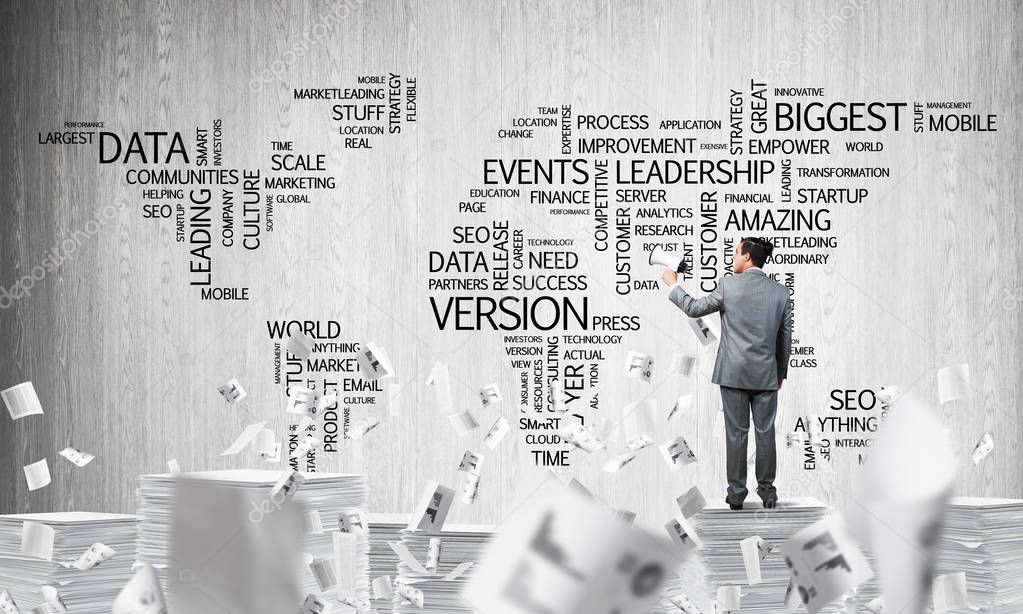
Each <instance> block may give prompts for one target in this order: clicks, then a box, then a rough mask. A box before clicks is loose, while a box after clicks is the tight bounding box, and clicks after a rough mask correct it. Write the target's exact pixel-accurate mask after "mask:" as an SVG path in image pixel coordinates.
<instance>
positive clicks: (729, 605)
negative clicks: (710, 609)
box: [714, 586, 741, 614]
mask: <svg viewBox="0 0 1023 614" xmlns="http://www.w3.org/2000/svg"><path fill="white" fill-rule="evenodd" d="M740 599H741V596H740V594H739V587H738V586H719V587H718V591H717V597H715V599H714V611H715V612H717V613H718V614H725V612H737V611H739V603H740V601H739V600H740Z"/></svg>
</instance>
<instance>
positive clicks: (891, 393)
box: [875, 384, 902, 407]
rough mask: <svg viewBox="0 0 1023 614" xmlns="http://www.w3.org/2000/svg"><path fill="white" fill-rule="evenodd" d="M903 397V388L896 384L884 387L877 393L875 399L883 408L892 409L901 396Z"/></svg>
mask: <svg viewBox="0 0 1023 614" xmlns="http://www.w3.org/2000/svg"><path fill="white" fill-rule="evenodd" d="M901 395H902V388H899V387H898V386H896V385H894V384H889V385H888V386H883V387H882V388H881V390H880V391H878V392H877V394H876V395H875V397H876V398H877V400H878V401H879V402H880V403H881V406H882V407H890V406H891V405H892V403H894V402H895V400H896V399H898V398H899V396H901Z"/></svg>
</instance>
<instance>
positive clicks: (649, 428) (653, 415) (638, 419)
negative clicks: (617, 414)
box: [622, 399, 663, 450]
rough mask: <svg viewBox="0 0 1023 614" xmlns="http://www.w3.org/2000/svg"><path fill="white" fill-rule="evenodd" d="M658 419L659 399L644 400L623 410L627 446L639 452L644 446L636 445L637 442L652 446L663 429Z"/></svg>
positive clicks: (630, 404)
mask: <svg viewBox="0 0 1023 614" xmlns="http://www.w3.org/2000/svg"><path fill="white" fill-rule="evenodd" d="M658 418H659V416H658V412H657V399H643V400H642V401H636V402H633V403H629V404H628V405H626V406H625V407H624V408H622V423H623V431H624V433H625V443H626V445H627V446H628V447H630V448H631V449H634V450H638V449H640V448H641V447H644V446H639V445H636V442H637V441H648V442H649V443H650V444H652V443H653V442H654V437H656V435H657V434H658V433H659V432H660V431H661V430H662V429H663V427H662V426H661V422H660V420H659V419H658ZM630 444H631V445H630ZM648 445H649V444H648Z"/></svg>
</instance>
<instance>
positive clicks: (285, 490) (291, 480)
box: [270, 469, 305, 503]
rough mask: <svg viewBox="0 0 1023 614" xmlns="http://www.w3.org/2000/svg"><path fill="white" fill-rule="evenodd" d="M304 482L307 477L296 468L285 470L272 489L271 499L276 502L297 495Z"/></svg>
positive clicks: (281, 501)
mask: <svg viewBox="0 0 1023 614" xmlns="http://www.w3.org/2000/svg"><path fill="white" fill-rule="evenodd" d="M303 482H305V478H304V477H302V474H301V473H299V472H297V471H295V470H294V469H287V470H285V471H284V472H282V473H281V477H279V478H277V482H276V483H274V485H273V488H271V489H270V499H271V500H272V501H274V502H275V503H283V502H284V501H287V500H288V499H290V498H292V497H294V496H295V493H296V492H298V489H299V487H300V486H302V483H303Z"/></svg>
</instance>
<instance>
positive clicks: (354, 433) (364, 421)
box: [348, 414, 380, 441]
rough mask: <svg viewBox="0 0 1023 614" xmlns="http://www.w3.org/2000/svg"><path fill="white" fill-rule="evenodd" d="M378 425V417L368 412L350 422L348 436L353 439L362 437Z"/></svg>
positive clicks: (356, 439)
mask: <svg viewBox="0 0 1023 614" xmlns="http://www.w3.org/2000/svg"><path fill="white" fill-rule="evenodd" d="M378 426H380V418H377V417H376V416H374V415H372V414H369V415H366V416H364V417H362V418H360V419H358V420H356V421H355V422H353V423H352V428H351V429H350V430H349V431H348V436H349V437H351V438H352V440H353V441H358V440H360V439H363V438H364V437H365V436H366V435H367V434H368V433H369V432H370V431H372V430H373V429H375V428H376V427H378Z"/></svg>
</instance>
